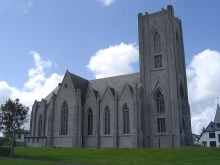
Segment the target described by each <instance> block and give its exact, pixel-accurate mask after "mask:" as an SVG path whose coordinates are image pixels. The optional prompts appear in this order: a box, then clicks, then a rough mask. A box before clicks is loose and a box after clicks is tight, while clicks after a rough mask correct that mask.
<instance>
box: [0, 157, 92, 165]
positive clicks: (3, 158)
mask: <svg viewBox="0 0 220 165" xmlns="http://www.w3.org/2000/svg"><path fill="white" fill-rule="evenodd" d="M0 160H21V161H25V162H33V163H46V164H60V165H89V164H81V163H67V162H52V161H44V160H31V159H23V158H10V157H0Z"/></svg>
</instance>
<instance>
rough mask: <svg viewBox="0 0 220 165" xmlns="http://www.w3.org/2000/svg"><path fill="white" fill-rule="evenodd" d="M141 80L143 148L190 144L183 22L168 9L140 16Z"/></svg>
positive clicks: (168, 7) (169, 6)
mask: <svg viewBox="0 0 220 165" xmlns="http://www.w3.org/2000/svg"><path fill="white" fill-rule="evenodd" d="M138 35H139V56H140V57H139V58H140V59H139V61H140V79H141V83H142V84H143V86H144V106H143V107H144V108H143V115H144V117H143V122H144V131H143V133H144V144H143V145H144V147H158V146H159V143H160V146H161V147H180V146H186V145H190V144H191V138H192V136H191V116H190V107H189V103H188V90H187V79H186V64H185V55H184V44H183V32H182V22H181V20H180V19H179V18H178V17H175V16H174V10H173V7H172V6H171V5H168V6H167V9H164V8H162V10H161V11H159V12H155V13H152V14H148V13H147V12H146V13H145V14H144V15H143V14H142V13H140V14H139V15H138Z"/></svg>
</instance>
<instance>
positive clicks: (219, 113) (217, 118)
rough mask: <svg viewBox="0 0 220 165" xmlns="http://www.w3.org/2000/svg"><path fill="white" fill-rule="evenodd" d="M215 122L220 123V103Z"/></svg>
mask: <svg viewBox="0 0 220 165" xmlns="http://www.w3.org/2000/svg"><path fill="white" fill-rule="evenodd" d="M214 122H215V123H220V107H219V104H218V105H217V109H216V114H215V119H214Z"/></svg>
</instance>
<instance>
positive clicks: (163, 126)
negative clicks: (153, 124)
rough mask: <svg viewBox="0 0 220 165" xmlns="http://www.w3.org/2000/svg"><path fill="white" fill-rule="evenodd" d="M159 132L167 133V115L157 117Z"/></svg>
mask: <svg viewBox="0 0 220 165" xmlns="http://www.w3.org/2000/svg"><path fill="white" fill-rule="evenodd" d="M157 132H158V133H166V120H165V117H161V118H157Z"/></svg>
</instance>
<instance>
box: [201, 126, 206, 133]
mask: <svg viewBox="0 0 220 165" xmlns="http://www.w3.org/2000/svg"><path fill="white" fill-rule="evenodd" d="M204 131H205V127H204V126H203V127H202V129H201V131H200V134H202V133H203V132H204Z"/></svg>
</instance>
